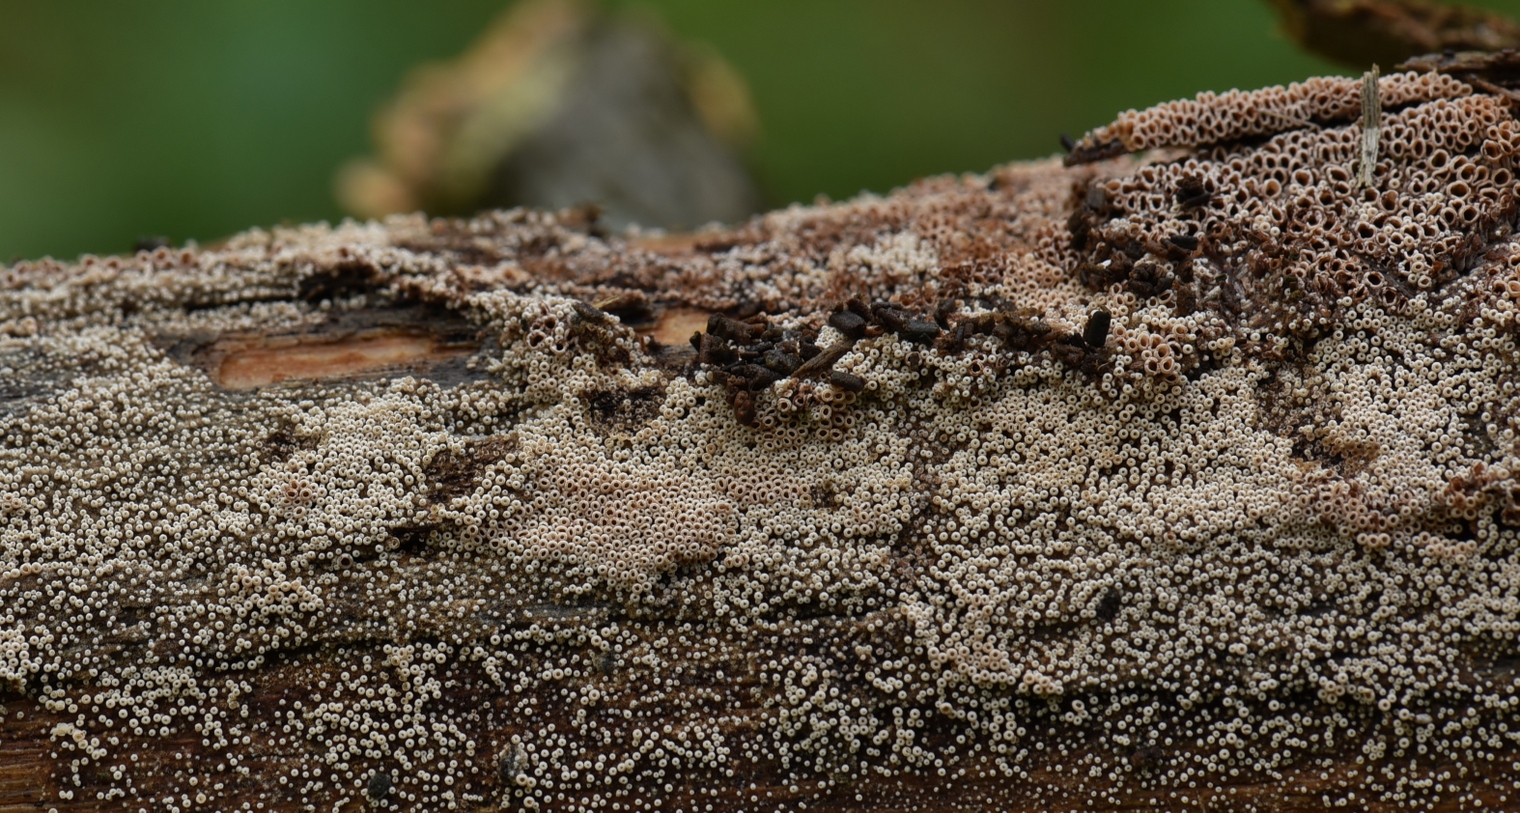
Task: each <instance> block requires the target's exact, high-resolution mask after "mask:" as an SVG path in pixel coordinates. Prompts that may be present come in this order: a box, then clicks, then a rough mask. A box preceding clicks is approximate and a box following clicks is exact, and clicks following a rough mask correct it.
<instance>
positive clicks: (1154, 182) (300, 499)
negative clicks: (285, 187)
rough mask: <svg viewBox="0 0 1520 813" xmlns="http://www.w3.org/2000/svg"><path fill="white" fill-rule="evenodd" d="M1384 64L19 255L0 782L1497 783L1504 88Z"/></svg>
mask: <svg viewBox="0 0 1520 813" xmlns="http://www.w3.org/2000/svg"><path fill="white" fill-rule="evenodd" d="M1378 88H1379V90H1380V93H1379V96H1380V98H1381V99H1382V101H1383V116H1382V137H1381V140H1380V142H1379V143H1380V149H1379V151H1378V157H1377V159H1376V161H1375V162H1370V164H1368V169H1370V170H1371V175H1372V178H1371V180H1372V183H1371V184H1369V185H1366V186H1362V185H1359V184H1357V183H1356V178H1357V174H1358V171H1359V170H1358V161H1359V159H1360V157H1361V149H1360V139H1359V135H1358V133H1359V128H1358V125H1357V110H1358V108H1359V105H1360V99H1359V97H1360V84H1359V83H1358V82H1356V81H1355V80H1340V79H1325V80H1311V81H1310V82H1306V83H1303V84H1301V85H1295V86H1293V87H1291V88H1286V89H1284V88H1276V89H1269V90H1266V91H1255V92H1251V93H1244V94H1226V95H1222V96H1217V97H1216V96H1204V97H1200V98H1198V99H1195V100H1189V101H1186V102H1178V103H1173V104H1169V105H1163V106H1161V107H1159V108H1154V109H1152V110H1150V111H1143V112H1141V113H1135V114H1126V115H1125V116H1124V117H1121V119H1120V120H1119V121H1118V122H1116V123H1115V124H1114V125H1112V126H1110V127H1108V128H1105V129H1103V130H1101V131H1099V132H1096V133H1093V134H1090V135H1089V136H1088V137H1087V138H1085V139H1083V142H1082V145H1083V146H1082V148H1083V149H1099V150H1100V151H1102V150H1106V151H1107V152H1110V153H1113V152H1125V151H1129V150H1134V149H1151V148H1162V149H1155V150H1153V151H1152V152H1150V153H1148V154H1147V156H1146V157H1144V158H1130V157H1117V158H1111V159H1108V160H1102V161H1097V162H1093V163H1085V164H1079V165H1077V166H1072V167H1063V166H1061V165H1060V164H1059V163H1058V162H1054V161H1048V162H1038V163H1032V164H1021V165H1010V166H1007V167H1003V168H1000V169H998V170H996V171H994V172H991V173H989V174H987V175H968V176H964V177H943V178H935V179H929V180H926V181H922V182H919V183H917V184H914V185H912V186H910V187H908V188H906V189H903V190H900V191H898V192H895V193H893V194H892V195H890V196H887V197H882V198H876V197H867V198H862V199H859V200H856V201H851V202H847V203H843V204H838V205H831V206H823V207H814V208H795V209H791V210H787V211H784V212H777V213H774V214H771V215H767V216H765V217H762V218H758V219H756V220H754V221H752V222H750V223H748V224H745V225H743V226H740V227H737V228H734V229H731V230H726V231H710V232H703V233H700V234H696V235H689V236H679V237H669V238H660V239H657V240H650V239H641V238H638V237H636V236H608V235H604V234H602V233H601V232H600V230H599V229H598V228H597V225H596V223H595V221H594V216H593V215H592V214H591V213H589V212H587V211H583V210H567V211H564V212H561V213H559V214H544V213H535V212H526V211H511V212H499V213H495V214H491V215H486V216H482V217H480V218H477V219H474V220H467V221H451V220H436V221H426V220H423V219H420V218H406V217H401V218H394V219H391V220H387V221H385V222H383V223H369V224H352V223H350V224H344V225H342V226H340V227H337V228H333V229H330V228H326V227H301V228H290V229H276V230H274V231H260V230H255V231H251V232H247V233H245V234H242V235H239V236H237V237H235V238H233V239H231V240H230V241H228V242H227V243H226V244H225V245H222V246H219V247H216V248H214V249H209V250H175V249H172V248H168V247H161V248H158V249H156V250H153V251H144V252H140V253H138V254H137V255H135V256H129V257H109V258H98V257H85V258H82V259H81V260H80V261H78V262H76V263H68V264H65V263H58V262H53V261H47V260H44V261H41V262H35V263H21V264H18V265H15V266H12V267H9V268H5V269H3V270H0V686H3V692H4V693H3V695H0V705H3V707H4V708H3V711H0V811H6V812H7V813H9V811H21V810H28V811H29V810H37V809H57V810H59V811H82V810H122V809H128V810H136V809H139V808H141V809H148V810H219V811H220V810H228V811H231V810H281V811H283V810H292V811H294V810H315V809H322V810H331V809H338V810H363V809H404V810H428V811H433V810H446V809H463V810H487V809H530V810H531V809H537V810H675V809H685V810H714V811H719V810H721V811H739V810H748V811H759V810H781V809H787V810H792V809H803V808H804V807H806V808H807V809H811V810H909V809H911V810H926V811H934V810H945V811H948V810H967V809H982V810H1116V809H1135V808H1138V807H1159V808H1164V809H1208V810H1216V811H1217V810H1263V811H1265V810H1273V811H1286V810H1298V811H1308V810H1321V809H1324V808H1325V807H1327V806H1332V805H1344V806H1346V807H1348V808H1354V809H1361V810H1396V809H1429V810H1457V809H1477V808H1486V809H1505V808H1512V807H1514V806H1515V804H1516V802H1515V796H1516V792H1517V791H1516V788H1515V785H1514V783H1515V776H1516V770H1517V769H1516V765H1517V761H1520V743H1517V741H1516V739H1517V737H1520V692H1517V681H1520V671H1517V667H1520V645H1517V638H1516V635H1515V633H1516V630H1517V629H1520V576H1517V573H1520V559H1517V556H1520V553H1517V548H1520V546H1517V542H1520V527H1517V526H1520V482H1517V480H1516V476H1517V472H1520V456H1517V453H1516V440H1517V437H1516V433H1517V431H1520V391H1517V387H1520V374H1517V370H1520V358H1517V352H1520V350H1517V343H1516V342H1517V340H1516V336H1517V334H1520V250H1517V245H1516V237H1515V235H1514V226H1515V219H1516V213H1517V198H1516V186H1515V183H1514V180H1515V176H1514V173H1515V161H1516V157H1517V155H1520V123H1517V122H1516V121H1515V119H1514V117H1513V115H1512V113H1511V106H1510V104H1509V101H1508V99H1507V98H1505V96H1504V94H1502V93H1494V92H1491V91H1486V90H1484V89H1483V88H1481V87H1478V88H1476V89H1475V87H1474V86H1473V85H1469V84H1467V83H1465V82H1463V81H1461V80H1460V78H1458V77H1456V76H1455V75H1451V76H1446V75H1438V74H1423V75H1416V74H1407V73H1406V74H1395V75H1391V76H1388V77H1384V78H1383V79H1382V80H1381V82H1380V84H1379V85H1378ZM1085 157H1089V158H1090V157H1092V153H1091V152H1089V153H1087V154H1086V155H1085Z"/></svg>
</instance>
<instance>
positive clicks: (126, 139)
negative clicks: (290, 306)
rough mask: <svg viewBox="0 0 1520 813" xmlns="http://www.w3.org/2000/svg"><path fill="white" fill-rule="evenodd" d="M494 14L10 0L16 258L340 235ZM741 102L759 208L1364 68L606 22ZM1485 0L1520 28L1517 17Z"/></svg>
mask: <svg viewBox="0 0 1520 813" xmlns="http://www.w3.org/2000/svg"><path fill="white" fill-rule="evenodd" d="M505 5H506V4H505V3H503V2H501V0H439V2H434V3H428V4H419V3H409V2H400V0H326V2H321V3H310V2H296V1H295V0H259V2H253V1H252V0H222V1H221V2H216V3H205V2H193V1H192V0H138V1H137V2H133V3H130V4H127V3H101V2H96V1H93V0H49V2H45V3H44V2H23V1H22V0H0V260H9V259H12V258H18V257H36V256H41V255H44V254H52V255H55V256H60V257H72V256H74V255H76V254H78V253H80V252H95V253H114V252H121V251H126V250H130V249H131V247H132V244H133V241H134V240H135V239H136V238H137V237H139V236H141V235H147V234H164V235H167V236H169V237H170V238H171V239H173V240H174V241H176V242H179V241H183V240H186V239H196V240H200V241H203V242H204V241H210V240H214V239H217V238H219V237H221V236H224V235H227V234H230V233H232V232H234V231H237V230H240V229H243V228H246V227H248V226H252V225H256V224H271V223H278V222H282V221H294V222H298V221H308V220H320V219H335V218H338V217H341V216H342V212H341V210H340V208H339V206H338V204H337V202H336V201H335V200H334V198H333V195H332V177H333V172H334V171H335V169H336V168H337V167H339V166H341V165H342V164H343V163H344V162H345V161H346V160H348V159H351V158H352V157H353V156H357V155H364V154H367V153H369V152H370V150H371V143H370V137H369V135H370V122H371V119H372V116H373V114H374V112H375V111H376V110H378V109H380V107H381V106H382V105H383V104H384V103H385V101H386V100H387V99H389V98H391V97H392V96H393V94H394V93H395V91H396V89H397V88H398V87H400V86H401V83H402V80H403V77H404V76H405V75H406V74H407V72H408V71H409V70H410V69H411V68H413V67H414V66H416V65H418V64H420V63H424V62H431V61H440V60H447V59H450V58H453V57H455V56H456V55H458V54H460V53H461V52H463V51H464V50H465V49H466V48H467V47H468V46H469V44H470V43H471V42H472V41H474V40H475V39H476V37H477V36H479V35H480V33H481V32H482V31H484V30H486V27H487V26H488V25H489V24H490V22H491V21H492V20H493V19H494V18H495V17H496V16H497V14H498V13H500V12H501V11H502V9H503V8H504V7H505ZM610 5H611V6H613V7H614V8H619V9H624V8H629V7H636V8H638V9H640V10H641V13H645V14H652V15H656V16H658V17H659V18H660V19H663V21H664V24H665V25H666V26H667V27H668V28H669V29H670V30H671V31H672V32H673V33H674V35H675V36H676V37H678V38H679V39H681V40H682V41H684V42H690V43H705V44H706V46H707V47H710V48H712V49H713V51H714V52H715V53H717V54H720V55H721V56H722V57H723V59H724V60H726V61H727V63H728V64H730V65H732V66H734V67H735V68H736V69H737V71H738V72H739V73H740V74H741V75H742V76H743V77H744V78H745V79H746V80H747V81H748V84H749V87H750V90H751V92H752V95H753V99H754V103H755V109H756V110H757V111H758V116H759V120H760V122H761V126H762V129H761V132H762V135H761V137H760V140H759V141H758V143H757V144H756V145H755V146H754V147H753V148H752V150H751V151H750V153H749V160H750V164H751V167H752V168H753V171H754V173H755V175H756V177H757V178H758V180H759V183H760V185H761V188H762V191H763V192H764V193H765V195H766V197H767V203H768V204H769V205H783V204H785V203H788V202H791V201H810V200H812V199H813V197H814V196H815V195H817V194H825V195H828V196H831V197H835V198H842V197H846V196H849V195H853V194H855V193H857V192H859V191H861V190H874V191H886V190H888V189H890V188H891V187H893V186H897V185H900V184H903V183H906V182H907V181H909V180H911V179H913V178H915V177H919V176H922V175H926V174H932V173H938V172H958V171H981V170H984V169H986V168H988V167H990V166H992V165H994V164H997V163H1001V162H1003V161H1008V160H1014V159H1022V158H1035V157H1041V156H1045V155H1049V154H1051V153H1053V152H1055V151H1056V150H1057V135H1058V134H1059V133H1061V132H1063V131H1065V132H1070V133H1072V134H1078V133H1080V132H1082V131H1084V130H1086V129H1088V128H1091V127H1094V126H1097V125H1099V124H1102V123H1105V122H1107V121H1109V120H1111V119H1112V118H1113V116H1114V114H1115V113H1116V112H1118V111H1120V110H1123V109H1126V108H1131V107H1143V106H1146V105H1150V104H1154V103H1156V102H1160V101H1164V100H1166V99H1172V98H1178V97H1182V96H1191V95H1193V94H1195V93H1197V92H1198V91H1200V90H1205V89H1213V90H1227V89H1229V88H1231V87H1242V88H1251V87H1259V86H1262V85H1270V84H1278V83H1285V82H1290V81H1294V80H1297V79H1301V78H1303V77H1306V76H1310V75H1314V74H1321V73H1334V72H1342V73H1350V71H1345V70H1343V69H1339V68H1337V67H1335V66H1333V65H1331V64H1329V63H1327V62H1325V61H1323V60H1320V59H1318V58H1315V57H1311V56H1307V55H1304V54H1303V53H1301V52H1299V51H1298V50H1296V49H1295V47H1294V46H1293V44H1292V43H1291V41H1290V40H1289V39H1288V38H1287V37H1285V36H1284V35H1282V34H1281V33H1279V30H1278V22H1277V20H1276V18H1275V15H1274V12H1273V10H1272V8H1271V7H1270V6H1269V5H1268V4H1267V3H1265V2H1261V0H1149V2H1144V3H1135V2H1125V1H1124V0H1063V1H1062V2H1033V1H1031V2H1011V1H1009V0H936V1H935V2H923V0H774V1H773V2H765V3H732V2H729V3H714V2H711V0H647V1H646V2H641V3H632V2H612V3H610ZM1479 5H1482V6H1485V7H1489V8H1493V9H1496V10H1498V11H1501V12H1505V13H1508V14H1512V15H1513V14H1516V13H1520V0H1505V2H1499V0H1492V2H1486V3H1480V4H1479Z"/></svg>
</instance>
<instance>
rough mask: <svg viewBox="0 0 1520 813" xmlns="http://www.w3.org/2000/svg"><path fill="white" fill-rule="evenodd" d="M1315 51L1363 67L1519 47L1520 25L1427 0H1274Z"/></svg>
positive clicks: (1288, 25)
mask: <svg viewBox="0 0 1520 813" xmlns="http://www.w3.org/2000/svg"><path fill="white" fill-rule="evenodd" d="M1270 2H1271V4H1272V6H1273V7H1275V8H1276V9H1277V12H1278V14H1279V15H1280V16H1281V17H1282V21H1283V28H1284V29H1285V30H1286V31H1287V32H1288V35H1289V36H1291V37H1292V38H1293V39H1294V40H1295V41H1297V42H1298V44H1299V45H1300V46H1302V47H1303V48H1304V49H1306V50H1308V51H1309V52H1311V53H1314V54H1318V55H1319V56H1322V57H1325V58H1327V59H1330V60H1332V61H1334V62H1339V63H1340V64H1342V65H1345V66H1347V67H1350V68H1355V69H1357V70H1362V69H1365V68H1366V67H1368V66H1369V65H1372V64H1374V63H1375V64H1379V65H1397V64H1399V63H1401V62H1404V61H1405V60H1408V59H1410V58H1412V57H1416V56H1420V55H1422V54H1433V53H1438V52H1441V51H1447V50H1451V51H1498V50H1502V49H1505V48H1514V47H1517V46H1520V25H1516V23H1515V21H1514V20H1512V19H1510V18H1509V17H1507V16H1505V15H1503V14H1499V13H1496V12H1492V11H1488V10H1486V9H1479V8H1474V7H1471V6H1462V5H1446V4H1441V3H1433V2H1426V1H1425V0H1270Z"/></svg>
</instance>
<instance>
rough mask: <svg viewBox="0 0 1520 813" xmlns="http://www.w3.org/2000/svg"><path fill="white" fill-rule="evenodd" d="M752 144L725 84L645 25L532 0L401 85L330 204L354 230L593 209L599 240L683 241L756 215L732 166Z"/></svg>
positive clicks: (742, 171) (682, 46)
mask: <svg viewBox="0 0 1520 813" xmlns="http://www.w3.org/2000/svg"><path fill="white" fill-rule="evenodd" d="M758 129H759V125H758V118H757V116H756V114H755V109H754V105H753V103H752V102H751V100H750V96H749V90H748V88H747V87H746V85H745V82H744V80H743V78H742V77H741V76H740V75H739V74H738V72H737V71H735V70H734V69H733V68H732V67H730V66H729V65H728V64H727V63H726V62H724V61H723V60H722V59H721V58H720V57H718V56H717V54H716V53H715V52H713V51H712V50H711V49H708V48H704V47H701V46H693V45H688V44H686V43H681V42H678V41H676V40H675V38H674V37H672V36H671V35H669V34H668V33H667V32H666V30H665V28H664V27H663V26H662V25H661V24H660V23H659V22H658V21H657V20H656V19H655V18H654V17H653V15H652V12H650V13H646V14H637V15H636V14H631V13H613V12H608V11H606V10H604V9H603V8H602V7H601V6H600V5H597V4H595V3H592V2H586V1H584V0H531V2H525V3H521V4H518V5H515V6H513V7H512V8H510V9H509V10H508V11H506V12H505V13H503V14H502V15H501V16H500V17H498V18H497V20H496V21H495V22H494V23H493V24H492V25H491V26H490V27H489V28H488V29H487V30H486V31H485V32H484V33H483V34H482V35H481V36H480V38H479V39H478V40H477V41H476V42H475V43H474V44H473V45H472V46H471V47H470V48H469V49H468V50H467V51H466V52H465V53H464V54H462V55H461V56H460V57H458V58H457V59H455V60H453V61H451V62H448V63H444V64H432V65H424V66H421V67H419V68H416V69H414V70H413V71H412V72H411V73H410V74H409V75H408V76H407V78H406V80H405V81H404V82H403V84H402V87H401V90H400V92H399V93H398V94H397V95H396V97H395V98H394V99H393V100H392V101H391V102H390V103H388V104H387V105H386V107H385V108H384V109H383V110H382V111H380V112H379V114H378V115H377V116H376V118H375V122H374V126H373V137H374V141H375V146H376V155H375V156H374V157H372V158H362V159H356V160H354V161H351V162H349V163H348V164H346V165H344V166H343V167H342V169H341V170H339V172H338V175H337V179H336V187H337V189H336V191H337V195H338V199H339V202H340V203H341V205H342V206H343V207H344V208H345V209H346V210H348V211H349V212H350V213H352V214H355V215H358V216H361V217H376V216H380V215H385V214H390V213H394V212H410V211H415V210H418V209H421V210H424V211H427V212H428V213H429V214H434V215H440V214H468V213H471V212H474V211H477V210H480V209H486V208H498V207H500V208H506V207H512V206H535V207H546V208H563V207H568V206H576V205H581V204H587V203H592V204H596V205H597V206H599V207H600V208H601V210H602V213H603V217H604V221H605V223H606V224H607V225H608V226H610V227H612V228H621V227H623V226H626V225H629V224H639V225H642V226H651V227H659V228H666V229H690V228H694V227H697V226H700V225H702V224H704V223H710V222H714V221H719V222H731V221H735V220H740V219H742V218H744V217H746V216H748V215H750V214H753V213H754V212H756V211H759V209H760V208H761V203H762V202H761V198H760V195H759V193H758V191H757V188H756V185H755V182H754V181H753V180H752V178H751V177H750V175H749V173H748V171H747V170H746V168H745V166H744V164H743V162H742V161H741V160H740V158H739V151H740V150H742V149H743V148H744V147H745V146H747V145H748V144H749V143H751V142H752V141H753V139H754V138H755V137H756V136H757V134H758Z"/></svg>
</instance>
